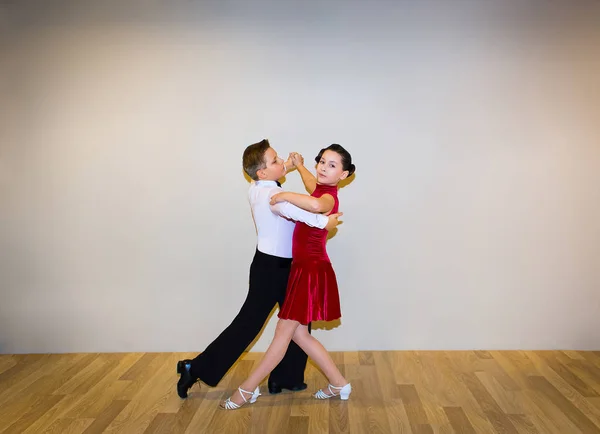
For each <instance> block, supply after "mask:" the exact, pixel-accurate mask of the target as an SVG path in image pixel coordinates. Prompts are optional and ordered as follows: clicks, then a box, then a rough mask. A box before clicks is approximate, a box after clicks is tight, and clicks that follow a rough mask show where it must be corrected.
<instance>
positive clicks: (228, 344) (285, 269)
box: [190, 250, 310, 387]
mask: <svg viewBox="0 0 600 434" xmlns="http://www.w3.org/2000/svg"><path fill="white" fill-rule="evenodd" d="M291 264H292V259H291V258H290V259H287V258H280V257H278V256H271V255H267V254H265V253H262V252H260V251H258V250H256V253H255V255H254V259H253V261H252V264H251V265H250V288H249V290H248V295H247V297H246V301H245V302H244V304H243V306H242V308H241V309H240V311H239V313H238V314H237V316H236V317H235V318H234V320H233V321H232V322H231V324H230V325H229V326H228V327H227V328H226V329H225V330H223V332H221V334H220V335H219V336H218V337H217V338H216V339H215V340H214V341H213V342H212V343H211V344H210V345H209V346H208V347H206V349H205V350H204V352H203V353H201V354H199V355H198V356H197V357H196V358H195V359H193V360H192V363H191V367H190V373H191V374H192V375H193V376H194V377H197V378H199V379H200V380H201V381H202V382H204V383H206V384H208V385H209V386H213V387H214V386H216V385H217V384H218V383H219V381H221V379H222V378H223V377H224V376H225V374H226V373H227V371H229V369H230V368H231V366H233V364H234V363H235V362H236V360H237V359H239V357H240V356H241V355H242V353H243V352H244V350H245V349H246V348H247V347H248V345H250V343H252V341H253V340H254V339H255V338H256V336H257V335H258V333H259V332H260V330H261V329H262V327H263V326H264V324H265V322H266V320H267V318H268V317H269V314H270V313H271V311H272V310H273V308H274V307H275V304H277V303H279V307H280V308H281V306H282V305H283V301H284V300H285V292H286V288H287V281H288V277H289V274H290V267H291ZM308 330H309V333H310V324H309V325H308ZM307 358H308V356H307V355H306V353H305V352H304V351H302V349H301V348H300V347H299V346H298V345H297V344H296V343H295V342H294V341H292V342H290V346H289V347H288V349H287V352H286V353H285V356H284V358H283V360H282V361H281V362H280V363H279V365H277V367H276V368H275V369H274V370H273V371H272V372H271V375H270V377H269V378H270V380H272V381H274V382H277V383H279V384H286V385H294V384H298V383H303V382H304V370H305V368H306V361H307Z"/></svg>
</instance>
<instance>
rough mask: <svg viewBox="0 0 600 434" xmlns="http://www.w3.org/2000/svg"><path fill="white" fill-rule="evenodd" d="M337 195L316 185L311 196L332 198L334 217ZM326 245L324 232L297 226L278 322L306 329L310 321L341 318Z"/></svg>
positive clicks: (302, 225) (336, 286)
mask: <svg viewBox="0 0 600 434" xmlns="http://www.w3.org/2000/svg"><path fill="white" fill-rule="evenodd" d="M337 193H338V188H337V186H329V185H321V184H317V188H316V189H315V191H313V193H312V194H311V196H313V197H321V196H322V195H324V194H330V195H331V196H333V198H334V199H335V204H334V205H333V209H332V210H331V213H332V214H333V213H336V212H338V207H339V201H338V196H337ZM326 243H327V230H326V229H319V228H315V227H311V226H308V225H306V224H305V223H302V222H296V227H295V228H294V235H293V238H292V257H293V260H292V267H291V271H290V277H289V279H288V285H287V292H286V296H285V302H284V303H283V306H281V309H280V310H279V315H278V316H279V318H282V319H292V320H296V321H298V322H300V323H301V324H305V325H306V324H308V323H309V322H312V321H333V320H335V319H338V318H340V317H341V316H342V314H341V310H340V297H339V294H338V285H337V279H336V277H335V272H334V271H333V268H332V266H331V261H330V260H329V256H328V255H327V249H326V246H325V245H326Z"/></svg>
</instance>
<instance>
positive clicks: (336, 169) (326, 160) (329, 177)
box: [317, 149, 348, 185]
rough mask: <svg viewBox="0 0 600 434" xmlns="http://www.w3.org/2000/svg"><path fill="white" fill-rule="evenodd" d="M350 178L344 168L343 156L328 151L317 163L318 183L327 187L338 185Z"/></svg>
mask: <svg viewBox="0 0 600 434" xmlns="http://www.w3.org/2000/svg"><path fill="white" fill-rule="evenodd" d="M347 176H348V171H347V170H344V168H343V166H342V156H341V155H340V154H338V153H337V152H335V151H331V150H329V149H328V150H326V151H325V152H323V155H322V156H321V160H319V162H318V163H317V182H318V183H319V184H325V185H337V183H338V182H340V181H341V180H342V179H345V178H346V177H347Z"/></svg>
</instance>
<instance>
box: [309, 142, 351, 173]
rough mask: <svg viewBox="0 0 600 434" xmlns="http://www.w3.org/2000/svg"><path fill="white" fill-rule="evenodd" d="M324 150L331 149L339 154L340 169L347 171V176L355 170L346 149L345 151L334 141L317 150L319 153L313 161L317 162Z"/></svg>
mask: <svg viewBox="0 0 600 434" xmlns="http://www.w3.org/2000/svg"><path fill="white" fill-rule="evenodd" d="M325 151H333V152H337V153H338V154H340V157H342V169H343V170H347V171H348V176H352V174H353V173H354V172H355V171H356V166H355V165H354V164H352V156H351V155H350V153H349V152H348V151H346V150H345V149H344V148H343V147H342V146H341V145H338V144H336V143H334V144H332V145H329V146H327V147H326V148H323V149H321V150H320V151H319V155H317V156H316V158H315V161H316V162H317V163H318V162H319V161H321V157H322V156H323V153H324V152H325Z"/></svg>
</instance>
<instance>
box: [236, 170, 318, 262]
mask: <svg viewBox="0 0 600 434" xmlns="http://www.w3.org/2000/svg"><path fill="white" fill-rule="evenodd" d="M282 191H283V189H282V188H281V187H279V186H278V185H277V183H276V182H275V181H264V180H260V181H253V182H252V184H251V185H250V190H249V191H248V200H249V201H250V208H251V209H252V217H253V218H254V224H255V226H256V232H257V235H258V245H257V248H258V250H259V251H261V252H263V253H266V254H267V255H273V256H279V257H281V258H291V257H292V235H293V233H294V226H295V224H296V223H295V222H296V221H300V222H303V223H306V224H307V225H308V226H312V227H317V228H320V229H323V228H324V227H325V226H326V225H327V222H328V221H329V218H328V217H326V216H324V215H323V214H314V213H312V212H309V211H305V210H303V209H301V208H298V207H297V206H295V205H292V204H291V203H289V202H279V203H277V204H275V205H273V206H271V205H270V201H271V197H272V196H273V195H275V194H276V193H281V192H282Z"/></svg>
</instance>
